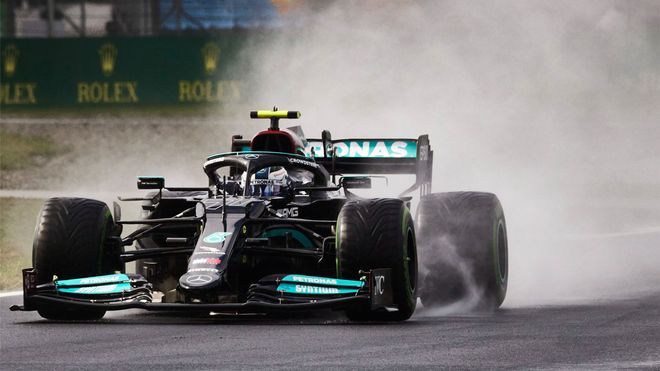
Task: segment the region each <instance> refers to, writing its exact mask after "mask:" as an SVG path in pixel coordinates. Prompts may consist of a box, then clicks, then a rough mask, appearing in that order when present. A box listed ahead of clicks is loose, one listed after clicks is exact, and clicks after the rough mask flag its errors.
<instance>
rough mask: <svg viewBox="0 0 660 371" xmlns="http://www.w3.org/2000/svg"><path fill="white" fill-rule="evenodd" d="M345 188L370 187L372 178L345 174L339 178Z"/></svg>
mask: <svg viewBox="0 0 660 371" xmlns="http://www.w3.org/2000/svg"><path fill="white" fill-rule="evenodd" d="M339 182H340V184H341V186H342V187H344V189H370V188H371V178H369V177H368V176H345V177H342V178H341V179H340V180H339Z"/></svg>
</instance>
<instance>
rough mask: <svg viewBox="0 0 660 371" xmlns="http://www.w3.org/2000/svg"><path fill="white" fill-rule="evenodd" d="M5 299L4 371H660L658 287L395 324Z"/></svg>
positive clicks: (0, 303) (1, 315)
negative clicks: (84, 315)
mask: <svg viewBox="0 0 660 371" xmlns="http://www.w3.org/2000/svg"><path fill="white" fill-rule="evenodd" d="M20 299H21V298H20V297H18V296H16V297H4V298H1V299H0V308H1V309H2V310H1V311H0V321H1V328H0V341H1V343H0V347H1V356H0V368H1V369H3V370H20V369H24V370H32V369H61V368H73V369H133V370H135V369H225V368H226V369H242V368H247V369H252V368H268V369H294V368H296V369H305V368H317V367H320V368H349V369H364V368H369V369H383V368H391V369H401V368H405V367H410V366H412V367H414V368H448V367H451V368H461V369H465V368H467V369H477V368H481V369H493V368H507V369H511V368H518V369H534V368H541V369H576V368H579V369H585V368H586V369H620V368H638V367H639V368H650V369H660V291H657V292H650V293H648V294H646V295H644V296H641V297H638V298H636V299H626V300H619V301H612V302H598V303H593V304H588V305H568V306H548V307H528V308H524V307H522V308H512V309H502V310H500V311H499V312H497V313H495V314H489V315H474V316H445V317H427V316H425V315H424V313H423V311H421V312H418V313H417V314H416V316H415V317H414V318H413V319H412V320H410V321H407V322H404V323H399V324H362V325H358V324H350V323H347V322H346V321H345V320H343V319H342V318H341V317H339V316H338V315H336V314H333V313H326V314H324V315H320V316H314V317H296V318H287V319H281V318H262V317H252V318H244V317H238V318H237V317H224V316H223V317H219V316H214V317H195V318H187V317H177V316H171V315H164V314H160V313H158V314H156V313H148V312H141V311H131V312H121V313H117V312H116V313H113V314H110V315H107V316H106V317H105V319H103V320H102V321H101V322H98V323H52V322H46V321H42V320H41V319H40V318H39V317H38V315H37V314H36V313H20V312H9V311H8V310H7V309H6V308H7V307H8V306H9V305H10V304H13V303H16V302H17V301H20Z"/></svg>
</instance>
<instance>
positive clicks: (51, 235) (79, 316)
mask: <svg viewBox="0 0 660 371" xmlns="http://www.w3.org/2000/svg"><path fill="white" fill-rule="evenodd" d="M118 231H119V229H118V228H117V227H116V225H115V223H114V221H113V218H112V214H111V213H110V210H109V209H108V206H107V205H106V204H105V203H103V202H101V201H96V200H90V199H84V198H51V199H49V200H47V201H46V202H45V204H44V206H43V208H42V209H41V213H40V214H39V219H38V220H37V227H36V229H35V234H34V242H33V245H32V264H33V267H34V268H36V270H37V284H43V283H48V282H51V281H52V280H53V276H54V275H55V276H57V278H58V279H69V278H79V277H88V276H97V275H102V274H110V273H114V272H115V271H121V270H122V268H123V267H122V264H121V263H120V261H119V252H120V247H119V244H118V243H117V240H118V236H117V235H118V233H117V232H118ZM38 312H39V314H40V315H41V316H42V317H44V318H47V319H52V320H94V319H100V318H101V317H103V315H104V314H105V310H98V309H74V308H69V307H66V306H56V305H51V306H48V307H42V308H39V309H38Z"/></svg>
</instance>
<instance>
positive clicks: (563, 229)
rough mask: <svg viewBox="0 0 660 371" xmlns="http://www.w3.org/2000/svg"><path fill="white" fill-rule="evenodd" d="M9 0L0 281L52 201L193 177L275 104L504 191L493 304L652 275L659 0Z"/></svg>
mask: <svg viewBox="0 0 660 371" xmlns="http://www.w3.org/2000/svg"><path fill="white" fill-rule="evenodd" d="M1 4H2V5H1V6H0V22H1V27H0V32H1V36H2V37H1V38H0V125H1V126H0V149H1V150H0V259H2V260H0V290H2V289H11V288H15V287H19V286H20V281H19V280H20V274H19V272H20V268H21V267H24V266H28V265H29V264H30V263H29V259H30V258H29V256H30V249H31V236H32V231H33V228H34V220H35V218H36V215H37V213H38V210H39V208H40V205H41V203H42V200H43V199H44V198H46V197H51V196H72V195H77V196H87V197H95V198H100V199H102V200H105V201H107V202H111V201H113V200H114V199H115V198H114V197H115V195H117V194H125V195H130V194H136V190H135V177H136V176H137V175H145V174H147V175H163V176H165V177H166V178H167V183H168V184H172V185H182V186H186V185H191V186H192V185H200V184H204V183H205V178H204V175H203V174H202V171H201V164H202V162H203V160H204V159H205V158H206V156H208V155H210V154H213V153H217V152H221V151H224V150H227V149H228V148H229V145H230V136H231V135H232V134H243V135H245V136H246V137H251V135H253V134H254V133H255V132H256V131H258V130H259V129H261V128H262V125H261V124H263V123H261V122H255V121H250V120H249V119H248V115H247V112H248V111H249V110H252V109H267V108H271V107H272V106H275V105H276V106H278V107H280V108H281V109H292V110H300V111H302V114H303V115H302V118H301V120H299V122H296V124H301V125H303V127H304V129H305V132H306V134H307V136H308V137H319V136H320V132H321V130H323V129H329V130H331V131H332V133H333V137H336V138H339V137H359V136H365V137H385V138H386V137H417V136H418V135H420V134H426V133H428V134H430V138H431V144H432V146H433V148H434V150H435V161H434V174H435V180H434V191H436V192H440V191H450V190H477V191H490V192H495V193H497V194H498V196H499V197H500V199H501V200H502V203H503V205H504V210H505V214H506V217H507V223H508V226H509V243H510V282H509V295H508V297H507V300H506V302H505V306H507V305H508V306H526V305H541V304H556V303H565V302H580V303H582V302H593V301H594V300H609V299H610V298H621V297H626V296H629V295H641V294H643V293H645V292H648V291H649V290H650V291H653V290H656V291H657V290H658V287H660V264H659V263H660V145H659V144H660V128H659V125H660V2H658V1H655V0H598V1H596V0H592V1H590V0H583V1H570V0H557V1H552V2H548V1H541V0H526V1H522V0H506V1H497V2H492V1H485V0H484V1H481V0H475V1H469V2H467V1H458V0H397V1H387V2H383V1H376V0H361V1H356V0H243V1H239V0H214V1H199V0H133V1H129V0H116V1H107V0H106V1H100V0H99V1H84V0H80V1H64V0H40V1H37V0H34V1H26V0H22V1H19V0H2V3H1ZM398 183H399V182H398V181H395V182H394V185H395V186H401V188H403V187H404V186H405V185H407V184H403V183H402V184H398ZM134 206H135V205H133V207H132V206H131V205H130V204H127V205H123V207H124V210H125V213H126V214H127V215H131V214H130V212H131V210H132V209H133V208H135V207H134Z"/></svg>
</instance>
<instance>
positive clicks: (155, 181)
mask: <svg viewBox="0 0 660 371" xmlns="http://www.w3.org/2000/svg"><path fill="white" fill-rule="evenodd" d="M137 187H138V189H163V188H165V178H163V177H160V176H140V177H138V182H137Z"/></svg>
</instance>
